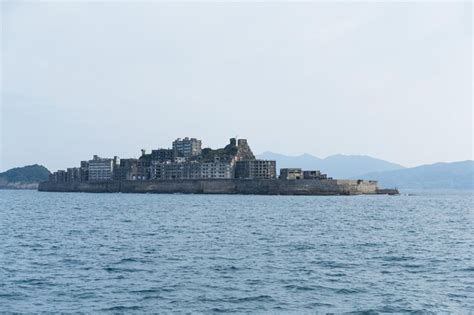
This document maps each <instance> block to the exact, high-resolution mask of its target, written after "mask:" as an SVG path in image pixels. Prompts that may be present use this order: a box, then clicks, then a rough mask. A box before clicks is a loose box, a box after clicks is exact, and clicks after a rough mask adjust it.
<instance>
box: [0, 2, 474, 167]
mask: <svg viewBox="0 0 474 315" xmlns="http://www.w3.org/2000/svg"><path fill="white" fill-rule="evenodd" d="M472 11H473V8H472V4H471V3H470V2H432V3H431V2H411V3H410V2H403V3H402V2H395V3H393V2H392V3H390V2H367V3H363V2H359V3H356V2H344V1H342V2H335V3H330V2H314V3H311V2H299V3H294V2H293V3H292V2H259V3H249V2H227V3H217V2H205V3H198V2H180V3H171V2H118V1H117V2H114V1H108V2H79V1H75V2H58V1H56V2H35V3H33V2H18V1H3V2H1V49H0V53H1V64H0V66H1V68H0V70H1V71H0V74H1V81H0V87H1V91H0V92H1V108H0V109H1V111H0V115H1V120H0V123H1V128H0V130H1V134H0V136H1V138H0V139H1V141H0V145H1V146H0V151H1V155H0V171H2V170H7V169H9V168H12V167H16V166H23V165H28V164H34V163H38V164H42V165H45V166H46V167H48V168H49V169H50V170H57V169H64V168H66V167H73V166H78V165H79V161H80V160H86V159H90V158H91V157H92V155H93V154H98V155H100V156H104V157H111V156H114V155H118V156H120V157H123V158H125V157H137V156H139V155H140V149H142V148H144V149H147V150H151V149H155V148H160V147H165V148H166V147H169V146H170V145H171V142H172V141H173V140H174V139H175V138H177V137H181V138H182V137H186V136H189V137H196V138H199V139H202V141H203V146H205V147H213V148H214V147H222V146H224V145H226V144H227V143H228V139H229V138H231V137H235V136H237V137H238V138H246V139H248V141H249V145H250V146H251V148H252V150H253V151H254V152H255V153H262V152H264V151H272V152H277V153H282V154H287V155H299V154H303V153H308V154H312V155H315V156H318V157H321V158H323V157H327V156H329V155H332V154H356V155H369V156H372V157H377V158H381V159H385V160H388V161H391V162H395V163H399V164H402V165H404V166H416V165H420V164H428V163H434V162H451V161H459V160H466V159H472V158H473V144H472V143H473V135H472V133H473V108H472V104H473V103H472V99H473V81H472V73H473V65H472V57H473V55H472V53H473V50H472V35H473V34H472Z"/></svg>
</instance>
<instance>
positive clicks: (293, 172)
mask: <svg viewBox="0 0 474 315" xmlns="http://www.w3.org/2000/svg"><path fill="white" fill-rule="evenodd" d="M279 178H280V179H284V180H295V179H302V178H303V172H302V171H301V168H281V169H280V177H279Z"/></svg>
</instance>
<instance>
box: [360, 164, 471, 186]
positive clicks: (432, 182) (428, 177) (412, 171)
mask: <svg viewBox="0 0 474 315" xmlns="http://www.w3.org/2000/svg"><path fill="white" fill-rule="evenodd" d="M361 178H364V179H374V180H378V181H379V187H398V188H457V189H474V161H462V162H453V163H436V164H431V165H421V166H417V167H412V168H405V169H402V170H395V171H385V172H373V173H368V174H365V175H362V176H361Z"/></svg>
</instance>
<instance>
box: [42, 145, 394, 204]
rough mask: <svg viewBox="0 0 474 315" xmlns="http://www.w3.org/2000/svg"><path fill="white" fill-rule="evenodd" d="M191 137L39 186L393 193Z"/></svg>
mask: <svg viewBox="0 0 474 315" xmlns="http://www.w3.org/2000/svg"><path fill="white" fill-rule="evenodd" d="M201 146H202V141H201V140H198V139H196V138H189V137H186V138H183V139H181V138H178V139H176V140H175V141H173V142H172V147H171V148H167V149H165V148H159V149H156V150H152V151H151V153H147V152H146V150H142V152H141V156H140V157H139V158H126V159H120V158H119V157H117V156H115V157H113V158H101V157H99V156H97V155H94V156H93V158H92V159H91V160H89V161H81V162H80V166H78V167H72V168H68V169H67V170H58V171H56V172H54V173H52V174H51V175H50V176H49V179H48V180H47V181H43V182H41V183H40V184H39V187H38V190H39V191H45V192H92V193H107V192H108V193H114V192H122V193H183V194H255V195H361V194H389V195H395V194H398V191H397V190H396V189H379V188H378V186H377V181H371V180H363V179H355V180H354V179H333V178H331V177H328V176H327V175H326V174H323V173H322V172H321V171H319V170H302V169H301V168H297V167H295V168H282V169H280V172H279V176H278V177H277V172H276V162H275V161H273V160H260V159H256V158H255V155H254V154H253V152H252V150H251V149H250V146H249V145H248V142H247V140H246V139H237V138H231V139H230V141H229V143H228V144H227V145H226V146H225V147H223V148H219V149H211V148H201Z"/></svg>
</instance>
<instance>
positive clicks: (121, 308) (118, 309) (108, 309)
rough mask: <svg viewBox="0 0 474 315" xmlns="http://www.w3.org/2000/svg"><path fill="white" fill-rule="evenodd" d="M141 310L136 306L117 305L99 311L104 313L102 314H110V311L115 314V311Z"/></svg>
mask: <svg viewBox="0 0 474 315" xmlns="http://www.w3.org/2000/svg"><path fill="white" fill-rule="evenodd" d="M141 309H142V307H141V306H138V305H133V306H123V305H119V306H112V307H109V308H103V309H101V311H104V312H110V311H114V312H117V311H139V310H141Z"/></svg>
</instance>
